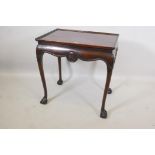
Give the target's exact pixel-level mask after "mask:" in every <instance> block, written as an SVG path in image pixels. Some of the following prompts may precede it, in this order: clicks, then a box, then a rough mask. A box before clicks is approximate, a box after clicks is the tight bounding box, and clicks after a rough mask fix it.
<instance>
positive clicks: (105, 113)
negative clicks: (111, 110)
mask: <svg viewBox="0 0 155 155" xmlns="http://www.w3.org/2000/svg"><path fill="white" fill-rule="evenodd" d="M100 117H101V118H107V111H106V110H103V111H101V114H100Z"/></svg>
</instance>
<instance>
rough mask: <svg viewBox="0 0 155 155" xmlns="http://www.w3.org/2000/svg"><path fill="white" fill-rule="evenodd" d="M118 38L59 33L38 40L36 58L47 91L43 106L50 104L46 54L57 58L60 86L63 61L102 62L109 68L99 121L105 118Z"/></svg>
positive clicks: (111, 34)
mask: <svg viewBox="0 0 155 155" xmlns="http://www.w3.org/2000/svg"><path fill="white" fill-rule="evenodd" d="M118 37H119V35H118V34H113V33H101V32H90V31H79V30H65V29H56V30H53V31H51V32H49V33H47V34H44V35H42V36H40V37H38V38H36V41H38V45H37V48H36V56H37V61H38V67H39V71H40V76H41V80H42V84H43V88H44V97H43V98H42V100H41V101H40V103H41V104H47V102H48V99H47V86H46V80H45V75H44V68H43V55H44V53H48V54H51V55H53V56H56V57H57V58H58V66H59V67H58V68H59V80H58V81H57V84H58V85H62V84H63V80H62V70H61V58H63V57H66V58H67V60H68V61H70V62H76V61H77V60H78V59H80V60H83V61H96V60H102V61H104V62H105V64H106V66H107V78H106V84H105V89H104V93H103V100H102V107H101V112H100V117H101V118H106V117H107V111H106V110H105V102H106V98H107V94H111V93H112V89H111V88H109V87H110V81H111V76H112V72H113V68H114V63H115V59H116V56H117V51H118V46H117V45H118V44H117V42H118Z"/></svg>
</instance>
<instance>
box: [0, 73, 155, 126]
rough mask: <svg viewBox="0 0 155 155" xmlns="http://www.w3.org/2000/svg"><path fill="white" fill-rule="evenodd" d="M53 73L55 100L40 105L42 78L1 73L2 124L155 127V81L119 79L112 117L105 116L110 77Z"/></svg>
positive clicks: (50, 81)
mask: <svg viewBox="0 0 155 155" xmlns="http://www.w3.org/2000/svg"><path fill="white" fill-rule="evenodd" d="M56 82H57V77H50V76H49V77H47V84H48V92H49V93H48V96H49V103H48V104H47V105H41V104H40V103H39V101H40V99H41V97H42V95H43V89H42V85H41V81H40V77H39V76H37V77H35V76H28V75H26V76H25V75H14V76H13V75H12V76H11V75H9V76H8V75H1V76H0V87H1V88H0V128H17V129H18V128H24V129H25V128H32V129H36V128H39V129H40V128H41V129H43V128H45V129H48V128H49V129H51V128H56V129H57V128H58V129H59V128H73V129H74V128H86V129H89V128H108V129H109V128H110V129H111V128H112V129H117V128H121V129H125V128H155V95H154V94H155V93H154V92H155V81H153V80H140V79H138V78H137V79H125V78H113V79H112V83H111V85H112V88H113V94H111V95H108V97H107V102H106V109H107V111H108V118H107V119H101V118H100V117H99V114H100V107H101V101H102V95H103V88H104V82H105V78H104V79H100V78H98V79H97V78H88V77H76V76H75V77H72V78H71V79H68V80H65V82H64V85H62V86H58V85H57V84H56Z"/></svg>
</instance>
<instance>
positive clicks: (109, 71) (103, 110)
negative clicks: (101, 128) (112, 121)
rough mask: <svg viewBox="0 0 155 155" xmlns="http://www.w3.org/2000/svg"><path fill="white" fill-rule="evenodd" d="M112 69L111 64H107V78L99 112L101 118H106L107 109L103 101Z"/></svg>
mask: <svg viewBox="0 0 155 155" xmlns="http://www.w3.org/2000/svg"><path fill="white" fill-rule="evenodd" d="M112 70H113V65H112V66H111V65H108V64H107V79H106V84H105V89H104V95H103V101H102V107H101V114H100V117H101V118H107V111H106V110H105V101H106V97H107V93H108V91H109V89H110V88H109V85H110V81H111V75H112Z"/></svg>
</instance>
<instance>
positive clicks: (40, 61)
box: [36, 50, 47, 104]
mask: <svg viewBox="0 0 155 155" xmlns="http://www.w3.org/2000/svg"><path fill="white" fill-rule="evenodd" d="M36 55H37V61H38V67H39V71H40V76H41V80H42V84H43V88H44V97H43V98H42V100H41V101H40V103H41V104H47V87H46V81H45V75H44V68H43V55H44V52H41V51H38V50H37V51H36Z"/></svg>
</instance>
